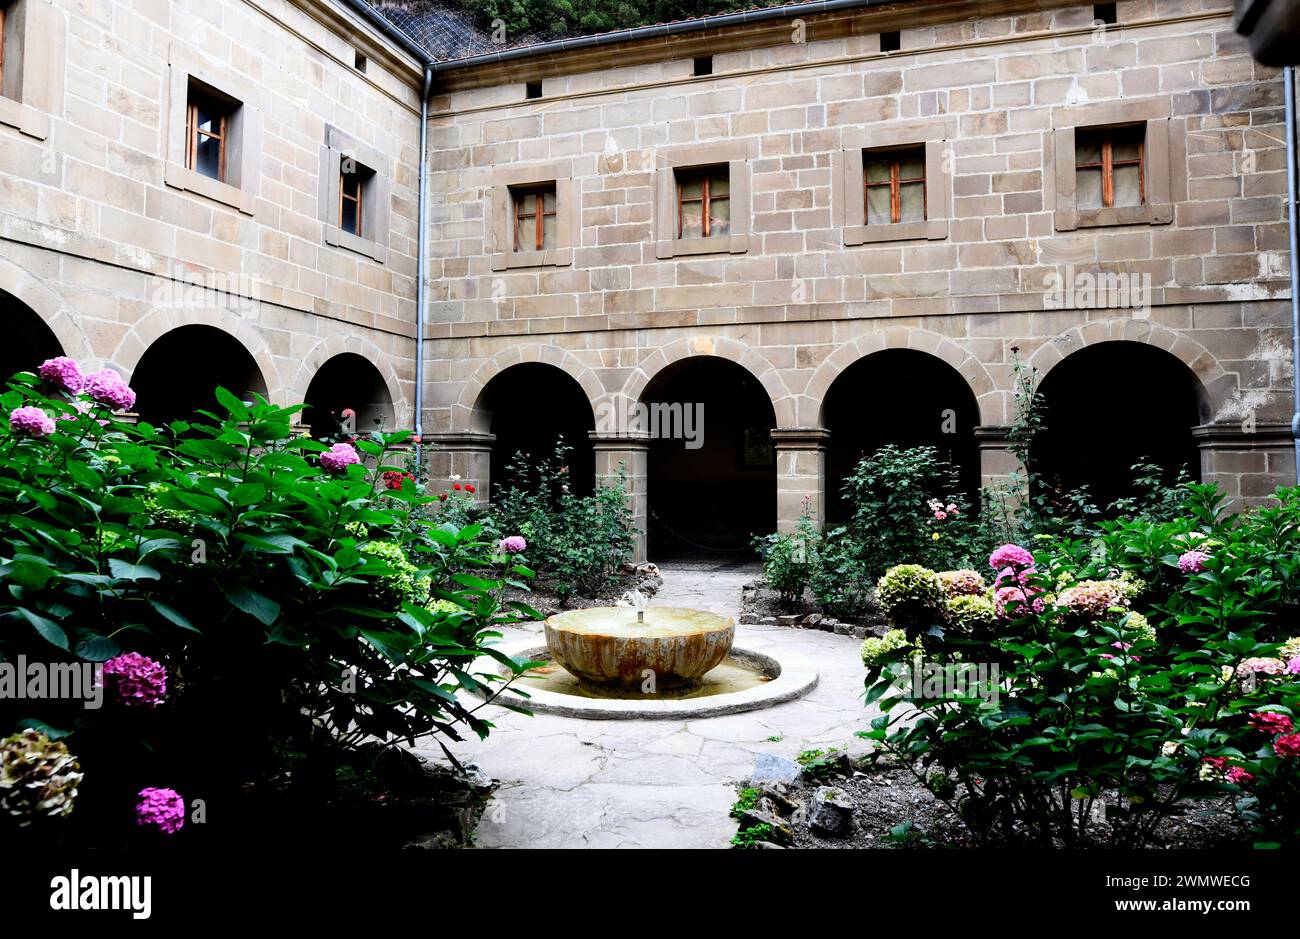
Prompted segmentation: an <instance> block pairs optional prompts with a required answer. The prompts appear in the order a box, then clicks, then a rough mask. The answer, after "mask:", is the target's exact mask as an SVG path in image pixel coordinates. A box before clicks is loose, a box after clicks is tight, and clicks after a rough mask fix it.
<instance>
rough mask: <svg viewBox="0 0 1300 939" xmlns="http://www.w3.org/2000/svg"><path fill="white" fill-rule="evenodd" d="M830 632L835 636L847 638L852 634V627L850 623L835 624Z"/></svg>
mask: <svg viewBox="0 0 1300 939" xmlns="http://www.w3.org/2000/svg"><path fill="white" fill-rule="evenodd" d="M831 630H832V631H833V632H834V633H835V635H837V636H849V635H852V634H853V625H852V624H851V623H836V624H835V625H834V626H832V627H831Z"/></svg>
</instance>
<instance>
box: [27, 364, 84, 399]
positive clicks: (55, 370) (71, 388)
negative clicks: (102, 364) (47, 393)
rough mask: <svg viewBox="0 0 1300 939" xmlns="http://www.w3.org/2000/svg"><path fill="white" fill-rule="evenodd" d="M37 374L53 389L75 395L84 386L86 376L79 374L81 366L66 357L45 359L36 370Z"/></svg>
mask: <svg viewBox="0 0 1300 939" xmlns="http://www.w3.org/2000/svg"><path fill="white" fill-rule="evenodd" d="M37 373H38V374H39V375H40V376H41V378H43V379H44V380H45V381H47V382H49V383H50V384H51V385H53V386H54V387H56V388H58V389H60V390H61V391H66V392H68V393H69V394H74V395H75V394H76V393H77V392H79V391H81V389H82V387H83V386H84V385H85V384H86V376H84V375H82V374H81V366H80V365H78V364H77V362H76V360H75V359H70V358H68V357H67V356H66V355H60V356H56V357H55V358H52V359H46V360H45V361H44V362H42V363H41V367H40V368H39V369H37Z"/></svg>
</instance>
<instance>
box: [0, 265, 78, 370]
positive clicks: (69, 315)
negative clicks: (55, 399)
mask: <svg viewBox="0 0 1300 939" xmlns="http://www.w3.org/2000/svg"><path fill="white" fill-rule="evenodd" d="M0 290H3V291H4V292H5V293H7V294H9V295H10V296H11V297H13V298H14V299H15V300H17V301H19V302H20V303H22V304H23V305H25V306H26V307H27V308H28V309H29V310H31V311H32V312H33V313H35V314H36V315H37V316H39V317H40V318H41V320H42V321H43V322H44V323H45V325H46V326H48V327H49V329H50V332H52V333H54V337H55V338H56V339H57V340H58V341H59V345H60V346H62V347H63V354H64V355H66V356H70V357H71V358H74V359H76V360H77V361H78V362H79V363H81V367H82V370H83V371H94V370H95V369H98V368H99V366H100V365H102V364H103V361H104V359H103V357H102V356H101V355H99V353H98V352H97V351H96V350H95V349H94V348H93V347H92V345H91V342H90V339H89V337H87V336H86V333H85V330H83V329H82V328H81V324H80V322H79V320H78V318H77V317H76V316H75V314H74V311H73V310H71V309H70V308H69V307H68V306H67V304H66V303H64V301H63V298H62V297H61V296H60V295H59V294H58V293H57V292H55V291H54V290H52V289H51V288H49V287H47V286H46V285H45V284H44V283H42V282H41V281H40V279H39V278H38V277H36V275H35V274H33V273H31V271H29V270H27V269H26V268H24V267H22V266H20V265H18V264H16V263H15V262H13V261H11V260H9V259H7V258H0Z"/></svg>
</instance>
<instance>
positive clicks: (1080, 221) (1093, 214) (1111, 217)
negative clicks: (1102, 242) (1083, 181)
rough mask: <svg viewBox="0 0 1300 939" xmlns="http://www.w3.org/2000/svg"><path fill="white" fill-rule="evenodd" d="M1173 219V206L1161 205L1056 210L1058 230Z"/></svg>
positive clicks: (1141, 223)
mask: <svg viewBox="0 0 1300 939" xmlns="http://www.w3.org/2000/svg"><path fill="white" fill-rule="evenodd" d="M1173 220H1174V207H1173V206H1172V205H1169V204H1168V203H1165V204H1163V205H1122V206H1116V207H1114V208H1109V209H1076V210H1074V211H1073V212H1057V213H1056V228H1057V230H1058V231H1071V230H1073V229H1076V228H1109V227H1111V226H1117V225H1168V224H1169V223H1170V222H1172V221H1173Z"/></svg>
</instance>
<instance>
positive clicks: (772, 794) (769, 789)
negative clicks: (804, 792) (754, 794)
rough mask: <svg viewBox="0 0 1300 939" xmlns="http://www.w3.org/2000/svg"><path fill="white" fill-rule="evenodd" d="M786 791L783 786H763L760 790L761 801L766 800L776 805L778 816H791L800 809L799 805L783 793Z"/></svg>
mask: <svg viewBox="0 0 1300 939" xmlns="http://www.w3.org/2000/svg"><path fill="white" fill-rule="evenodd" d="M784 789H785V787H784V786H781V785H776V786H761V787H759V790H758V795H759V799H760V800H766V801H768V802H770V803H771V804H772V805H774V806H775V807H776V814H777V815H789V814H791V813H792V812H794V811H795V809H797V808H799V803H798V802H796V801H794V800H793V799H791V798H790V797H789V796H787V795H786V794H785V792H783V791H782V790H784Z"/></svg>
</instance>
